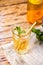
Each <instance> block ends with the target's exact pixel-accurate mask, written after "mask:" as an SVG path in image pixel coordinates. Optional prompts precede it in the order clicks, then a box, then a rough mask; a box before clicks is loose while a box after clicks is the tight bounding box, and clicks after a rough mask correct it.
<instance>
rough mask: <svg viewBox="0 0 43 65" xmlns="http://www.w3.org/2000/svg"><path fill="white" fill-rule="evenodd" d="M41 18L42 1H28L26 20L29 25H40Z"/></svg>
mask: <svg viewBox="0 0 43 65" xmlns="http://www.w3.org/2000/svg"><path fill="white" fill-rule="evenodd" d="M42 18H43V0H28V5H27V20H28V22H29V23H34V22H35V21H36V22H37V24H41V23H42Z"/></svg>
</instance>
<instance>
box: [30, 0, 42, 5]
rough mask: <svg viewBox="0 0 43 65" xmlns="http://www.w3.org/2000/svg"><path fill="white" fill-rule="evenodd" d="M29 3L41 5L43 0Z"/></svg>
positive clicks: (32, 0) (34, 0) (33, 0)
mask: <svg viewBox="0 0 43 65" xmlns="http://www.w3.org/2000/svg"><path fill="white" fill-rule="evenodd" d="M29 2H30V3H32V4H37V5H38V4H41V3H42V2H43V0H29Z"/></svg>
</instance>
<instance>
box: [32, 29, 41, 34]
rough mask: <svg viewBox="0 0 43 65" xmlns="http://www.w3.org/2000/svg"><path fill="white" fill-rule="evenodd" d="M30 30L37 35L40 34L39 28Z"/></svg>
mask: <svg viewBox="0 0 43 65" xmlns="http://www.w3.org/2000/svg"><path fill="white" fill-rule="evenodd" d="M32 32H34V33H36V34H37V35H40V33H41V31H40V30H39V29H35V28H33V29H32Z"/></svg>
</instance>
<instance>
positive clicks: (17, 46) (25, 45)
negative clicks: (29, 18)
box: [12, 22, 34, 54]
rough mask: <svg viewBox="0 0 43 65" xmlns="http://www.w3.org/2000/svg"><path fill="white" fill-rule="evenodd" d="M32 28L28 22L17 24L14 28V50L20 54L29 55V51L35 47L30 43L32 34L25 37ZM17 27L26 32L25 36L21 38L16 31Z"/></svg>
mask: <svg viewBox="0 0 43 65" xmlns="http://www.w3.org/2000/svg"><path fill="white" fill-rule="evenodd" d="M30 26H31V25H30V24H29V23H27V22H21V23H17V24H15V25H14V26H13V28H12V38H13V43H14V50H15V51H16V52H17V53H19V54H24V53H27V52H28V51H29V50H31V49H32V47H33V45H34V44H32V43H29V42H30V35H31V32H30V33H29V34H27V35H25V34H26V32H27V31H28V29H29V28H30ZM16 27H20V28H21V29H22V30H25V33H23V35H21V36H19V35H17V34H16V32H15V30H14V29H15V28H16Z"/></svg>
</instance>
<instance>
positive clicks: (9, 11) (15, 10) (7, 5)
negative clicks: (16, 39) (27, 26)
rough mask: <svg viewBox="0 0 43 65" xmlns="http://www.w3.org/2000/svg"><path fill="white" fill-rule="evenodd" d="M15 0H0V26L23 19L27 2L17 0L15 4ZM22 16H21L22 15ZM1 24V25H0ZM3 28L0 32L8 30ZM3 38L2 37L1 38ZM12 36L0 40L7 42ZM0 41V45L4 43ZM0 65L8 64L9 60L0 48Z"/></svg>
mask: <svg viewBox="0 0 43 65" xmlns="http://www.w3.org/2000/svg"><path fill="white" fill-rule="evenodd" d="M13 1H14V2H15V1H16V2H17V0H9V1H7V0H4V2H3V1H2V0H1V1H0V24H1V26H0V27H3V28H4V26H8V25H12V22H13V24H14V23H17V22H19V21H25V14H26V10H27V9H26V8H27V4H26V0H25V2H24V0H21V2H19V1H20V0H19V1H18V3H17V4H16V2H15V3H14V2H13ZM22 16H23V17H22ZM2 24H3V25H2ZM4 29H5V30H3V31H1V32H0V34H1V33H2V34H5V33H7V32H9V30H11V29H9V28H7V30H6V28H4ZM3 39H4V38H3ZM11 40H12V37H10V38H6V39H4V41H2V42H8V41H11ZM2 42H0V46H1V45H3V44H5V43H2ZM0 65H10V63H9V61H8V60H7V58H6V57H5V55H4V50H3V49H0Z"/></svg>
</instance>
